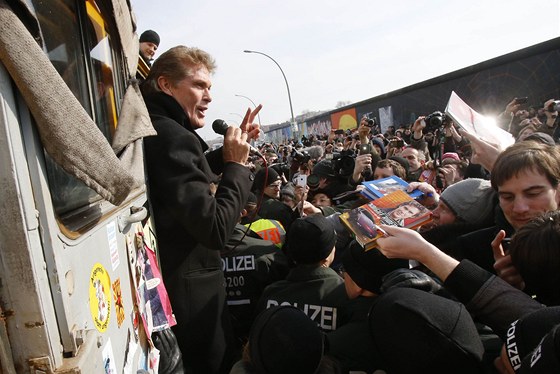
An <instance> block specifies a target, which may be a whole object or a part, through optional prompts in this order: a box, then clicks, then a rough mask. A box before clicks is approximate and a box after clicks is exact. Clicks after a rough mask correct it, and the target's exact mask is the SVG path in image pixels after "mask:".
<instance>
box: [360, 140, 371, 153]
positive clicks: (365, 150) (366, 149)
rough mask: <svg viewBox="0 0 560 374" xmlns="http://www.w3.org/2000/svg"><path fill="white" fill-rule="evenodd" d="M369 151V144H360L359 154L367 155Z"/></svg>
mask: <svg viewBox="0 0 560 374" xmlns="http://www.w3.org/2000/svg"><path fill="white" fill-rule="evenodd" d="M370 153H371V145H370V144H369V143H368V144H361V145H360V150H359V154H360V155H367V154H370Z"/></svg>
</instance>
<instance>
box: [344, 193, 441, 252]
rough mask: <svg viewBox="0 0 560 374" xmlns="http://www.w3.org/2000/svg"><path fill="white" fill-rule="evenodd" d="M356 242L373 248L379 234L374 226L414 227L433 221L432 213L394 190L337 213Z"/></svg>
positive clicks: (404, 194) (405, 194)
mask: <svg viewBox="0 0 560 374" xmlns="http://www.w3.org/2000/svg"><path fill="white" fill-rule="evenodd" d="M340 220H341V221H342V223H343V224H344V225H345V226H346V228H347V229H348V230H350V232H351V234H352V235H353V236H354V237H355V239H356V241H357V242H358V243H360V245H362V246H363V247H364V248H365V249H366V250H369V249H371V248H375V246H376V240H377V238H379V237H381V236H382V234H381V233H380V232H379V231H378V230H377V225H379V224H384V225H391V226H399V227H407V228H411V229H414V228H417V227H420V226H422V225H423V224H425V223H428V222H430V221H431V220H432V212H431V211H430V210H429V209H427V208H426V207H424V206H423V205H422V204H420V203H418V202H417V201H416V200H414V199H413V198H412V197H410V196H409V195H408V194H407V193H406V192H404V191H401V190H397V191H393V192H391V193H389V194H388V195H385V196H383V197H381V198H379V199H377V200H374V201H371V202H369V203H367V204H364V205H362V206H359V207H358V208H354V209H352V210H350V211H348V212H344V213H343V214H341V215H340Z"/></svg>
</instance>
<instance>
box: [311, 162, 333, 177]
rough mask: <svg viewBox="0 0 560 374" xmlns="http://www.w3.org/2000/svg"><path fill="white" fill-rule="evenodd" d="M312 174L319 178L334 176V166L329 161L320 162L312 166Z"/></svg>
mask: <svg viewBox="0 0 560 374" xmlns="http://www.w3.org/2000/svg"><path fill="white" fill-rule="evenodd" d="M312 174H315V175H318V176H319V177H332V176H334V166H333V163H332V161H331V160H321V161H319V162H318V163H317V165H315V166H313V172H312Z"/></svg>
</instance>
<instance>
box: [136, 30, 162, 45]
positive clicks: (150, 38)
mask: <svg viewBox="0 0 560 374" xmlns="http://www.w3.org/2000/svg"><path fill="white" fill-rule="evenodd" d="M144 42H148V43H154V44H155V45H157V46H159V35H158V33H157V32H155V31H154V30H146V31H144V32H143V33H142V35H140V43H144Z"/></svg>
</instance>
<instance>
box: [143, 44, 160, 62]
mask: <svg viewBox="0 0 560 374" xmlns="http://www.w3.org/2000/svg"><path fill="white" fill-rule="evenodd" d="M157 48H158V46H157V45H156V44H154V43H152V42H142V43H140V53H141V54H142V56H144V58H145V59H148V60H152V59H153V58H154V55H155V54H156V51H157Z"/></svg>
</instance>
